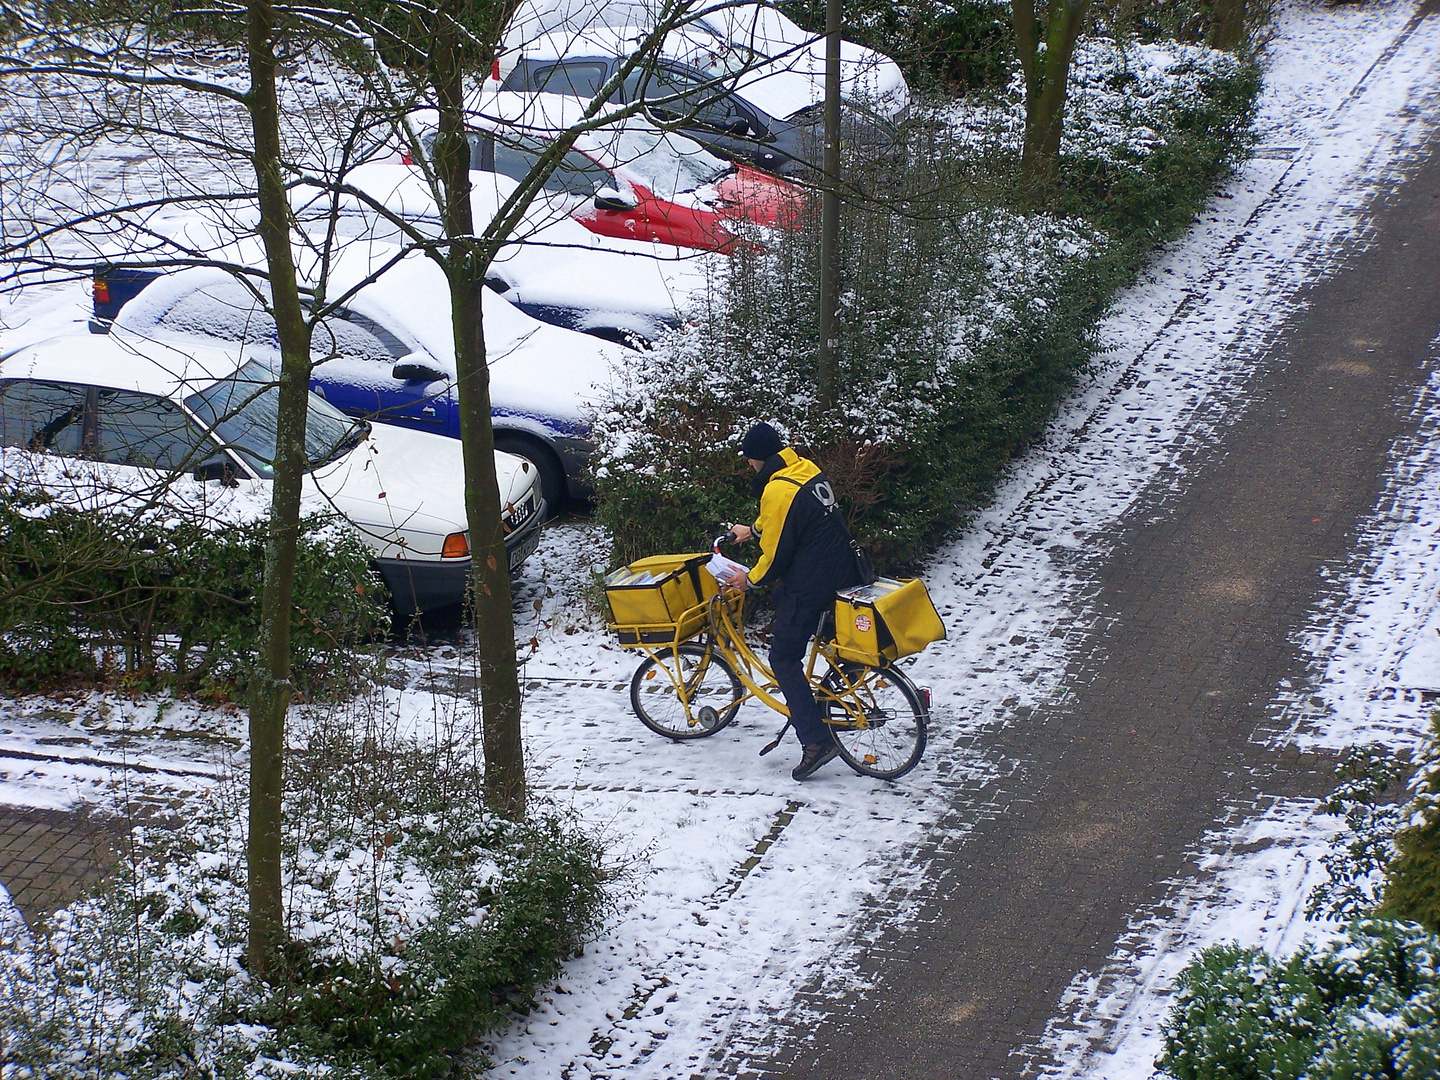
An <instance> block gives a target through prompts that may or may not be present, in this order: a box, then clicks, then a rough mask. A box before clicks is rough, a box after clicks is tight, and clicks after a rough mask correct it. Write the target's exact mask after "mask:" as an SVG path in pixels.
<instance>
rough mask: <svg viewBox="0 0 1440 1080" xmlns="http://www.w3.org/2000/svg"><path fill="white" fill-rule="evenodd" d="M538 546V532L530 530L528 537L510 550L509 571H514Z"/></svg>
mask: <svg viewBox="0 0 1440 1080" xmlns="http://www.w3.org/2000/svg"><path fill="white" fill-rule="evenodd" d="M539 546H540V530H539V529H532V530H531V532H530V535H529V536H527V537H526V538H525V539H524V540H522V541H521V542H520V543H519V544H517V545H516V546H515V547H513V548H511V549H510V569H511V570H514V569H515V568H516V567H517V566H519V565H520V564H521V563H522V562H524V561H525V560H526V559H528V558H529V557H530V556H531V555H534V554H535V549H536V548H538V547H539Z"/></svg>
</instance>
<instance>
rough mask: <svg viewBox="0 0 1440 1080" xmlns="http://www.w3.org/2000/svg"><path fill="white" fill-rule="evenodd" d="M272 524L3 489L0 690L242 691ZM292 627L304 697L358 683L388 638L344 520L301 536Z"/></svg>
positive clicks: (0, 484) (377, 588)
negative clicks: (85, 504) (119, 682)
mask: <svg viewBox="0 0 1440 1080" xmlns="http://www.w3.org/2000/svg"><path fill="white" fill-rule="evenodd" d="M264 563H265V523H264V521H263V520H252V521H248V522H243V521H242V522H230V523H225V524H219V523H216V522H215V521H213V520H209V519H207V518H206V517H205V516H204V515H203V514H194V513H188V512H182V511H180V510H176V509H174V508H172V507H166V506H155V505H149V506H147V505H144V504H143V503H142V504H140V505H133V504H130V503H128V502H125V503H122V505H119V506H115V507H112V508H110V509H106V510H104V511H85V510H79V509H76V508H75V507H74V506H71V505H64V504H61V503H60V502H57V501H56V500H55V499H53V498H52V497H51V496H50V495H48V494H45V493H44V492H41V491H38V490H36V489H35V488H34V487H32V486H28V485H24V484H20V483H17V482H15V481H14V480H13V479H3V478H0V626H3V627H5V630H4V632H3V633H0V687H4V688H6V689H7V690H10V691H23V690H35V689H44V688H46V687H49V686H53V685H56V684H59V683H64V682H71V681H74V680H75V679H77V678H78V679H86V678H115V677H118V678H122V679H124V680H126V681H128V682H130V683H132V684H135V685H143V686H149V687H157V688H158V687H169V688H172V689H174V690H176V691H178V692H186V693H195V692H199V693H205V694H213V695H220V696H235V695H237V694H239V693H243V691H244V687H245V680H246V677H247V672H248V671H249V670H250V668H251V666H252V665H253V663H254V657H255V651H256V648H257V644H258V638H259V598H260V589H261V582H262V580H263V576H264ZM293 612H294V615H293V621H292V625H291V641H292V657H293V660H292V663H293V666H294V672H295V678H296V684H297V686H299V687H301V688H302V689H303V690H305V691H309V692H313V691H316V690H319V689H321V688H322V687H325V686H330V685H336V684H337V683H346V684H348V683H350V682H351V681H352V678H353V676H354V675H355V674H356V672H357V670H358V668H357V665H360V664H363V663H364V662H365V655H366V654H365V653H364V652H363V650H359V649H357V646H358V645H360V644H361V643H362V642H364V641H367V640H369V639H372V638H373V637H374V636H375V635H377V634H383V633H384V632H385V630H386V628H387V627H388V625H389V623H388V619H389V616H388V612H387V608H386V604H385V591H384V585H383V583H381V582H380V581H379V579H378V577H376V575H375V574H374V572H373V570H372V569H371V566H370V551H369V549H368V548H366V547H365V545H364V544H363V543H362V542H361V541H360V539H359V537H358V536H356V535H355V532H354V530H353V529H351V528H349V527H348V526H346V525H345V524H344V523H343V522H340V521H338V520H337V519H335V518H334V517H319V516H316V517H310V518H307V519H306V520H305V522H304V523H303V525H302V533H301V539H300V551H299V561H298V563H297V566H296V573H295V602H294V608H293Z"/></svg>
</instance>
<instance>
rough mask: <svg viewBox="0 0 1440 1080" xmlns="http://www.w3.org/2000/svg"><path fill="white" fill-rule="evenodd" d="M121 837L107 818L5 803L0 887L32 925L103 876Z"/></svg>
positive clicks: (0, 811)
mask: <svg viewBox="0 0 1440 1080" xmlns="http://www.w3.org/2000/svg"><path fill="white" fill-rule="evenodd" d="M118 836H119V834H118V832H117V830H116V829H115V828H114V826H113V825H112V824H111V823H110V822H108V821H106V820H105V819H103V818H95V817H91V816H89V815H87V814H77V813H62V812H60V811H55V810H28V809H23V808H20V807H13V806H0V885H4V886H5V888H6V890H7V891H8V892H9V893H10V896H11V897H12V898H13V899H14V901H15V903H16V905H17V906H18V907H19V908H20V911H21V913H22V914H24V916H25V919H26V921H27V922H29V923H31V924H33V923H34V922H35V920H36V919H37V918H42V917H44V916H45V915H48V914H50V913H51V912H53V911H55V910H56V909H58V908H61V907H64V906H65V905H66V904H68V903H70V902H71V901H72V900H74V899H76V898H77V897H79V896H81V895H83V894H84V892H85V891H86V890H88V889H90V888H93V887H94V886H95V885H96V884H98V883H99V882H100V881H101V880H103V879H104V877H105V876H106V874H107V873H108V872H109V870H110V869H111V868H112V867H113V866H114V865H115V861H116V859H117V857H118V843H119V840H118Z"/></svg>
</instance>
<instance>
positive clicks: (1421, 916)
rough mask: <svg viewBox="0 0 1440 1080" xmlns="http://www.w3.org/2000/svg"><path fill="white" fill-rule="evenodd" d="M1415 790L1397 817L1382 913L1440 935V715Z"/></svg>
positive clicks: (1432, 717) (1433, 717)
mask: <svg viewBox="0 0 1440 1080" xmlns="http://www.w3.org/2000/svg"><path fill="white" fill-rule="evenodd" d="M1411 789H1412V790H1413V792H1414V797H1413V798H1412V799H1411V800H1410V802H1409V803H1408V804H1407V805H1406V806H1405V808H1404V810H1402V811H1401V812H1400V814H1399V815H1397V824H1398V825H1399V826H1400V827H1399V828H1398V829H1397V830H1396V832H1395V836H1394V847H1395V857H1394V859H1393V860H1392V861H1391V862H1390V864H1389V866H1388V867H1387V873H1386V877H1387V880H1386V882H1385V891H1384V894H1383V896H1382V897H1381V903H1380V905H1379V910H1380V912H1381V913H1382V914H1385V915H1390V916H1393V917H1395V918H1397V919H1410V920H1413V921H1415V922H1418V923H1421V924H1422V925H1424V926H1426V927H1428V928H1429V929H1430V930H1431V931H1432V932H1435V933H1440V712H1434V713H1431V714H1430V737H1429V738H1428V739H1427V740H1426V742H1425V745H1424V748H1423V750H1422V752H1421V758H1420V763H1419V769H1418V770H1417V772H1416V774H1415V777H1414V779H1413V781H1412V782H1411Z"/></svg>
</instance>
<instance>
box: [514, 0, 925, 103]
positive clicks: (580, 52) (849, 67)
mask: <svg viewBox="0 0 1440 1080" xmlns="http://www.w3.org/2000/svg"><path fill="white" fill-rule="evenodd" d="M657 10H658V6H657V5H656V4H655V3H653V0H522V3H521V4H520V5H519V7H518V8H517V9H516V11H515V15H514V16H513V17H512V18H511V20H510V25H509V27H508V28H507V29H506V32H505V37H504V40H503V43H502V49H501V56H500V59H499V60H498V61H497V63H496V68H495V71H494V72H492V76H493V77H494V78H495V79H496V80H498V81H500V82H507V81H508V80H509V76H510V75H511V74H512V72H513V71H514V70H515V68H516V67H517V66H518V65H519V63H520V61H521V60H522V58H528V59H532V60H545V59H550V60H564V59H568V58H572V57H581V56H586V55H591V54H592V53H596V52H598V54H599V55H604V53H605V52H614V54H615V55H617V56H624V55H627V54H628V53H629V52H630V51H632V50H633V48H634V46H635V45H636V44H638V43H639V40H640V38H641V37H642V36H643V35H644V34H645V33H646V32H647V29H648V28H649V27H653V26H654V23H655V15H656V13H657ZM693 10H694V12H695V14H694V15H693V16H692V17H690V18H688V19H687V20H686V21H685V22H684V23H683V25H682V26H680V27H678V28H677V29H676V30H675V31H672V32H671V33H670V34H669V35H668V36H667V37H666V39H665V42H664V43H663V46H662V48H661V52H660V57H661V59H662V61H664V60H671V61H675V62H677V63H679V64H681V65H683V66H686V67H689V68H692V69H694V70H698V71H702V72H705V73H707V74H709V75H710V76H711V77H718V76H723V75H726V74H736V73H739V81H738V83H737V84H736V87H735V89H736V90H737V91H738V92H739V93H740V94H741V95H742V96H744V97H746V98H747V99H748V100H752V101H754V103H755V104H756V105H759V106H760V107H761V108H762V109H765V110H766V111H767V112H769V113H770V115H772V116H776V117H780V118H782V119H790V118H792V117H793V116H795V115H796V114H800V113H803V112H804V111H805V110H806V109H807V108H810V107H813V106H814V105H816V104H818V103H819V102H821V101H822V100H823V98H824V94H825V89H824V81H825V39H824V37H823V36H822V35H819V34H815V33H811V32H810V31H808V30H805V29H802V28H801V27H800V26H798V25H797V24H796V23H795V22H794V21H793V20H792V19H790V18H789V17H788V16H786V15H784V14H783V13H782V12H781V11H780V10H779V9H778V8H777V7H776V6H775V5H774V4H768V3H752V4H746V3H733V4H732V3H725V4H720V3H717V4H705V3H699V4H696V5H695V6H694V8H693ZM607 31H608V32H610V35H611V36H613V37H614V38H616V39H618V40H616V41H613V42H612V41H607V34H606V32H607ZM627 40H628V41H629V43H630V46H631V47H630V48H629V49H626V48H624V45H625V43H626V41H627ZM602 42H604V43H605V46H604V48H603V49H600V50H597V48H596V47H597V46H598V45H601V43H602ZM617 46H618V47H619V50H620V51H616V47H617ZM517 88H518V87H517ZM840 93H841V95H842V96H843V97H844V98H845V99H846V100H847V101H850V102H853V103H857V104H863V105H865V106H867V107H868V108H869V109H870V110H871V111H873V112H875V113H877V114H878V115H880V116H882V117H884V118H885V119H886V120H889V121H891V122H892V123H898V122H899V121H900V120H901V119H903V118H904V116H905V114H906V111H907V110H908V108H909V105H910V88H909V87H908V86H907V85H906V84H905V76H904V74H903V73H902V72H901V70H900V66H899V65H898V64H896V63H895V61H894V60H891V59H890V58H889V57H888V56H884V55H882V54H881V53H878V52H876V51H875V50H873V49H868V48H866V47H865V46H863V45H856V44H855V43H854V42H850V41H844V42H841V45H840ZM582 96H584V95H582ZM591 96H593V94H592V95H591Z"/></svg>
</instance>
